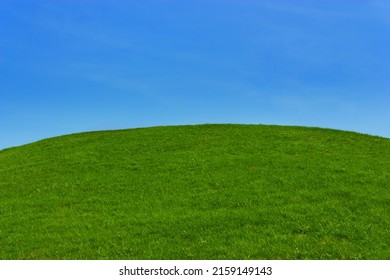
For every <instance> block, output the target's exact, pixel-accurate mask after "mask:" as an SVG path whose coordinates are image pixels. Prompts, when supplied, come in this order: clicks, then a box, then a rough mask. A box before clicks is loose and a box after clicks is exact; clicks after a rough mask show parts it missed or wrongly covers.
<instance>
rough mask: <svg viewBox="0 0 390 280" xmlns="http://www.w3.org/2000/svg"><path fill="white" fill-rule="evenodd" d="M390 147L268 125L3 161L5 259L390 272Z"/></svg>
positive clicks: (48, 145) (74, 143)
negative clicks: (328, 263)
mask: <svg viewBox="0 0 390 280" xmlns="http://www.w3.org/2000/svg"><path fill="white" fill-rule="evenodd" d="M389 187H390V139H386V138H380V137H374V136H369V135H363V134H357V133H352V132H345V131H337V130H329V129H319V128H304V127H283V126H265V125H196V126H176V127H175V126H172V127H154V128H144V129H130V130H117V131H105V132H89V133H81V134H73V135H66V136H61V137H56V138H51V139H46V140H42V141H39V142H36V143H32V144H29V145H25V146H21V147H15V148H10V149H5V150H2V151H0V259H387V260H388V259H390V189H389Z"/></svg>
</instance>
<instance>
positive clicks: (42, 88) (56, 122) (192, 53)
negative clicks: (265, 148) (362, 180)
mask: <svg viewBox="0 0 390 280" xmlns="http://www.w3.org/2000/svg"><path fill="white" fill-rule="evenodd" d="M0 28H1V29H0V149H3V148H6V147H11V146H17V145H21V144H25V143H29V142H32V141H36V140H39V139H43V138H47V137H52V136H57V135H62V134H68V133H74V132H81V131H91V130H107V129H119V128H133V127H147V126H157V125H180V124H198V123H253V124H258V123H262V124H280V125H303V126H317V127H328V128H336V129H344V130H351V131H357V132H362V133H369V134H373V135H380V136H384V137H390V109H389V108H390V78H389V77H390V51H389V49H390V36H389V34H390V2H389V1H332V0H328V1H314V0H313V1H303V0H302V1H260V0H247V1H244V0H242V1H239V0H236V1H233V0H207V1H205V0H204V1H202V0H196V1H195V0H192V1H191V0H188V1H182V0H180V1H179V0H177V1H173V0H172V1H168V0H166V1H163V0H160V1H159V0H154V1H151V0H146V1H145V0H143V1H136V0H134V1H81V0H80V1H74V0H73V1H71V0H69V1H38V0H36V1H19V0H12V1H11V0H2V1H1V2H0Z"/></svg>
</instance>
